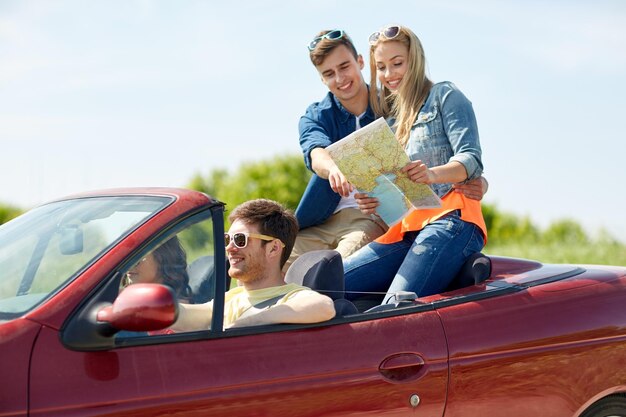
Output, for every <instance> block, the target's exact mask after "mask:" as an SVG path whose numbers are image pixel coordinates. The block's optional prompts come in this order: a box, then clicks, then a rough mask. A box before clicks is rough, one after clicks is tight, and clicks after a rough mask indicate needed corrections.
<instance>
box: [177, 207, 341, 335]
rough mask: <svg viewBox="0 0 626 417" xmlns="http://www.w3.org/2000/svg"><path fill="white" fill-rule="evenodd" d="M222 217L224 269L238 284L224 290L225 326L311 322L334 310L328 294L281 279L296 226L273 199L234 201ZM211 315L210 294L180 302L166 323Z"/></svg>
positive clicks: (195, 322)
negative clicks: (235, 204)
mask: <svg viewBox="0 0 626 417" xmlns="http://www.w3.org/2000/svg"><path fill="white" fill-rule="evenodd" d="M228 220H229V221H230V222H231V226H230V230H229V231H228V233H225V234H224V239H225V241H224V242H225V244H226V253H227V255H228V260H229V262H230V268H229V270H228V273H229V275H230V276H231V277H232V278H234V279H236V280H237V281H238V282H239V285H240V286H238V287H236V288H234V289H231V290H229V291H227V292H226V294H225V305H224V327H225V328H230V327H241V326H254V325H261V324H275V323H317V322H322V321H326V320H330V319H332V318H333V317H334V316H335V308H334V305H333V301H332V300H331V299H330V298H329V297H327V296H325V295H322V294H319V293H317V292H315V291H313V290H310V289H308V288H306V287H303V286H300V285H296V284H291V283H290V284H286V283H285V281H284V279H283V274H282V272H281V268H282V267H283V265H284V264H285V262H286V261H287V259H288V258H289V254H290V253H291V249H292V248H293V244H294V240H295V238H296V233H297V232H298V223H297V221H296V218H295V217H294V216H293V214H291V213H290V212H288V211H287V210H285V209H284V208H283V207H282V206H281V205H280V204H278V203H276V202H274V201H271V200H265V199H257V200H252V201H248V202H246V203H243V204H241V205H240V206H238V207H236V208H235V209H234V210H233V212H232V213H231V214H230V216H229V217H228ZM212 315H213V300H211V301H209V302H208V303H205V304H181V305H180V309H179V317H178V320H177V321H176V323H175V324H174V325H173V326H172V329H174V330H175V331H193V330H206V329H208V328H209V327H210V324H211V318H212Z"/></svg>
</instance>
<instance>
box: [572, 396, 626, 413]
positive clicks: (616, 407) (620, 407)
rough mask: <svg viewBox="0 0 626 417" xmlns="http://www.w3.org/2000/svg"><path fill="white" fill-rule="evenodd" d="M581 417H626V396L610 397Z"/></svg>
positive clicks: (586, 411) (599, 402)
mask: <svg viewBox="0 0 626 417" xmlns="http://www.w3.org/2000/svg"><path fill="white" fill-rule="evenodd" d="M580 417H626V395H624V394H616V395H609V396H608V397H605V398H603V399H601V400H600V401H598V402H596V403H595V404H593V405H592V406H591V407H589V408H588V409H587V410H585V412H584V413H582V414H581V416H580Z"/></svg>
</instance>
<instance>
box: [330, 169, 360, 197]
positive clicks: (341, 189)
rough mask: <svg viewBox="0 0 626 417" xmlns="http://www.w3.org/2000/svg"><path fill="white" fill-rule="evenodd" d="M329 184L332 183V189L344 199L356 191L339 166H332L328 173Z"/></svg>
mask: <svg viewBox="0 0 626 417" xmlns="http://www.w3.org/2000/svg"><path fill="white" fill-rule="evenodd" d="M333 165H334V164H333ZM328 182H329V183H330V188H332V190H333V191H334V192H336V193H337V194H339V195H340V196H342V197H347V196H349V195H350V193H351V192H352V190H353V189H354V187H353V186H352V184H350V183H349V182H348V180H347V179H346V177H345V176H344V175H343V173H342V172H341V171H340V170H339V167H338V166H337V165H334V166H332V167H331V168H330V170H329V171H328Z"/></svg>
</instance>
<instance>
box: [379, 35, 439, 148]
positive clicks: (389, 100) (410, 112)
mask: <svg viewBox="0 0 626 417" xmlns="http://www.w3.org/2000/svg"><path fill="white" fill-rule="evenodd" d="M385 42H400V43H402V44H404V45H405V46H406V47H407V49H408V59H407V70H406V73H405V74H404V77H403V78H402V82H401V83H400V87H399V88H398V90H397V91H396V92H392V91H391V90H389V89H388V88H387V87H385V86H383V85H380V84H379V83H378V77H377V71H378V69H377V67H376V59H375V58H374V51H375V50H376V47H377V46H378V45H380V44H382V43H385ZM370 75H371V79H370V103H371V106H372V110H374V113H376V115H377V116H383V117H385V118H387V117H393V118H395V122H394V128H395V130H396V138H397V139H398V141H399V142H400V143H401V144H402V146H404V145H406V143H407V141H408V140H409V135H410V133H411V127H412V126H413V123H415V119H416V118H417V114H418V113H419V110H420V108H421V107H422V104H424V101H425V100H426V97H428V93H429V92H430V89H431V87H432V86H433V83H432V81H430V80H429V79H428V77H427V76H426V57H425V55H424V49H423V48H422V43H421V42H420V40H419V39H418V38H417V36H416V35H415V33H413V32H412V31H411V30H410V29H407V28H405V27H403V26H401V27H400V31H399V32H398V35H397V36H396V37H395V38H393V39H387V38H386V37H385V36H384V35H381V36H380V37H379V38H378V40H376V42H375V43H374V44H372V45H371V46H370Z"/></svg>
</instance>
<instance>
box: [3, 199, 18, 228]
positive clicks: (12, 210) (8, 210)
mask: <svg viewBox="0 0 626 417" xmlns="http://www.w3.org/2000/svg"><path fill="white" fill-rule="evenodd" d="M22 212H23V211H22V210H20V209H18V208H17V207H13V206H7V205H2V204H0V224H3V223H6V222H8V221H9V220H11V219H13V218H15V217H17V216H19V215H20V214H22Z"/></svg>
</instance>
